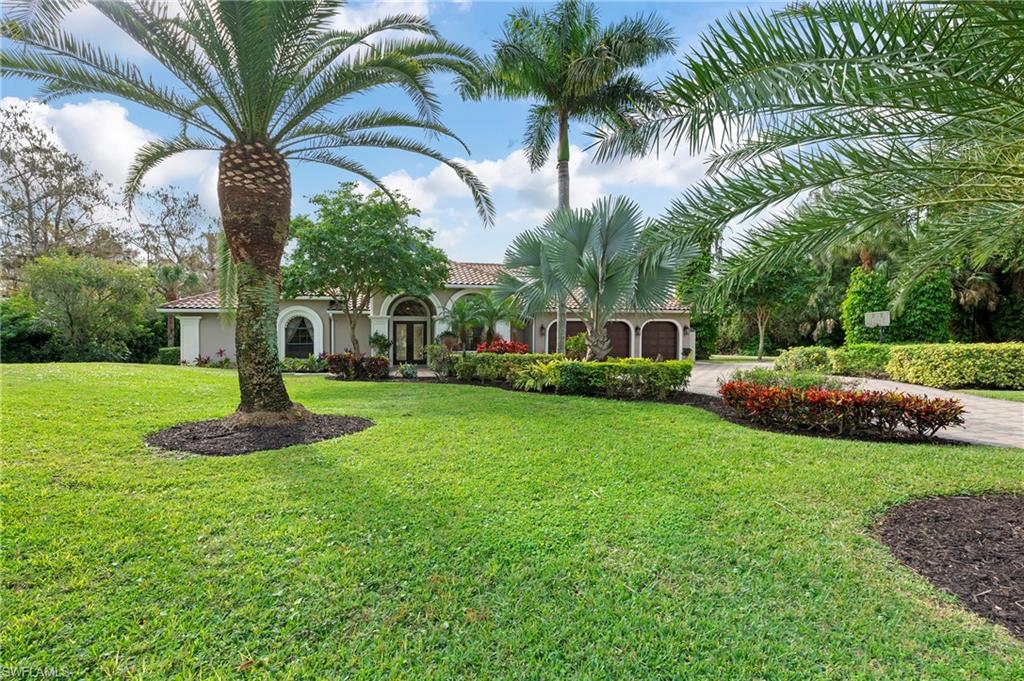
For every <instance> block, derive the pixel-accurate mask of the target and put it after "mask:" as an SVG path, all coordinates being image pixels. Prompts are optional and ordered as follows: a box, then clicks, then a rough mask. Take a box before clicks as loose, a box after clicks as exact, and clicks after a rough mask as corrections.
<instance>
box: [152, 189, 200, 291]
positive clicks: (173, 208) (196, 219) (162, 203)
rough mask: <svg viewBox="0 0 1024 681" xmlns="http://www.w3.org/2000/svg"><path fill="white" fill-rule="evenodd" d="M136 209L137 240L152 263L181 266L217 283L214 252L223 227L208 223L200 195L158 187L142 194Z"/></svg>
mask: <svg viewBox="0 0 1024 681" xmlns="http://www.w3.org/2000/svg"><path fill="white" fill-rule="evenodd" d="M133 208H134V213H135V218H136V222H137V225H138V232H137V233H136V234H135V235H134V239H133V241H134V242H135V244H136V245H137V246H138V247H139V249H140V250H141V251H142V255H143V256H144V257H145V258H146V262H147V263H148V264H149V265H151V266H153V265H157V264H167V263H170V264H173V265H180V266H181V267H182V268H183V269H185V270H188V271H191V272H194V273H195V274H196V275H197V276H199V277H201V279H202V280H203V281H204V282H205V283H206V284H210V283H212V282H213V280H214V271H213V262H214V261H215V258H214V257H213V255H212V252H215V248H216V233H217V232H219V231H220V228H219V226H217V227H216V229H214V228H212V227H213V226H211V225H209V224H206V223H209V222H210V220H209V219H208V218H206V215H205V212H204V211H203V208H202V206H201V205H200V203H199V195H198V194H194V193H192V192H186V191H182V190H180V189H178V188H177V187H173V186H171V187H158V188H156V189H153V190H150V191H147V192H143V193H141V194H140V195H139V196H138V198H137V199H136V200H135V202H134V204H133ZM211 235H212V236H213V238H211Z"/></svg>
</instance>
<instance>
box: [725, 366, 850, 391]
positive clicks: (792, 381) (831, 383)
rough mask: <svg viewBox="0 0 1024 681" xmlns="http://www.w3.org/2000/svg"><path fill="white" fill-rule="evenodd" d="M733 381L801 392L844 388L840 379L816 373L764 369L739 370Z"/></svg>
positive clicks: (734, 373)
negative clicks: (794, 389)
mask: <svg viewBox="0 0 1024 681" xmlns="http://www.w3.org/2000/svg"><path fill="white" fill-rule="evenodd" d="M731 380H733V381H744V382H747V383H757V384H758V385H773V386H778V387H780V388H797V389H799V390H807V389H809V388H825V389H828V390H839V389H840V388H842V387H843V384H842V382H841V381H840V380H839V379H837V378H832V377H831V376H826V375H825V374H822V373H818V372H815V371H777V370H775V369H764V368H762V367H755V368H753V369H738V370H736V371H734V372H733V373H732V377H731Z"/></svg>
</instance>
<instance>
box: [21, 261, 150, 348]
mask: <svg viewBox="0 0 1024 681" xmlns="http://www.w3.org/2000/svg"><path fill="white" fill-rule="evenodd" d="M24 275H25V292H26V294H27V295H28V296H29V297H30V298H31V299H32V300H33V301H34V302H35V304H36V306H37V314H38V316H39V319H40V320H41V322H42V323H43V324H45V325H46V326H47V327H48V328H49V329H50V330H51V331H52V333H53V335H54V337H55V339H56V341H57V342H59V344H60V345H59V347H60V349H61V357H62V359H65V360H96V359H101V360H115V361H116V360H123V359H126V358H127V356H128V347H127V341H128V340H129V339H131V338H132V337H133V336H134V335H135V334H137V333H138V329H139V327H140V326H142V325H144V324H145V323H146V319H147V317H149V316H150V313H151V312H152V307H153V306H152V301H151V299H150V295H149V277H148V275H147V273H146V272H145V270H142V269H141V268H138V267H134V266H131V265H124V264H120V263H113V262H109V261H107V260H102V259H100V258H95V257H92V256H78V257H74V256H70V255H55V256H43V257H40V258H37V259H36V260H35V261H34V262H32V263H30V264H29V265H26V266H25V268H24Z"/></svg>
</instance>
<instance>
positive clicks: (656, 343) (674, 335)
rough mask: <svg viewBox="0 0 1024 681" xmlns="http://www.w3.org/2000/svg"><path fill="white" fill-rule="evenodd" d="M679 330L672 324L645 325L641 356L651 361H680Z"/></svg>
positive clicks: (651, 323)
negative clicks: (659, 357) (658, 359)
mask: <svg viewBox="0 0 1024 681" xmlns="http://www.w3.org/2000/svg"><path fill="white" fill-rule="evenodd" d="M678 334H679V329H678V328H676V325H675V324H673V323H672V322H648V323H647V324H645V325H644V329H643V339H642V341H641V346H642V348H641V351H640V352H641V356H643V357H647V358H649V359H657V358H658V356H659V355H660V356H661V358H662V359H679V354H678V353H679V335H678Z"/></svg>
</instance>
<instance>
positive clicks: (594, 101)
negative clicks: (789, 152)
mask: <svg viewBox="0 0 1024 681" xmlns="http://www.w3.org/2000/svg"><path fill="white" fill-rule="evenodd" d="M675 45H676V41H675V38H674V37H673V36H672V31H671V29H670V28H669V26H668V24H666V23H665V22H664V21H662V20H661V19H660V18H658V17H656V16H654V15H646V16H637V17H633V18H630V19H623V20H622V21H620V22H618V23H616V24H613V25H611V26H601V24H600V21H599V17H598V14H597V10H596V9H595V7H594V5H592V4H590V3H587V2H581V1H580V0H561V1H560V2H559V3H558V4H557V5H555V7H553V8H552V9H551V10H549V11H547V12H545V13H538V12H536V11H534V10H533V9H531V8H528V7H524V8H521V9H519V10H516V11H515V12H513V13H512V14H511V15H509V17H508V18H507V19H506V20H505V25H504V30H503V35H502V37H501V38H500V39H499V40H497V41H495V44H494V58H493V62H492V63H491V64H490V68H489V69H488V75H487V77H486V78H485V80H484V82H483V88H482V89H481V91H480V93H479V94H487V95H492V96H497V97H503V98H508V99H530V100H533V101H534V104H533V105H532V106H531V107H530V117H529V119H528V121H527V124H526V132H525V133H524V135H523V148H524V150H525V152H526V158H527V161H529V164H530V169H531V170H533V171H537V170H540V168H542V167H543V166H544V164H545V163H546V162H547V160H548V156H549V154H550V153H551V147H552V145H557V152H556V158H557V163H556V167H557V174H558V208H561V209H569V208H570V207H571V206H570V203H569V122H570V120H577V121H581V122H585V123H591V124H599V123H603V122H606V121H608V120H610V119H617V118H620V117H621V116H622V113H623V112H624V111H625V110H627V108H628V107H629V106H630V105H631V104H632V103H635V102H647V101H649V100H650V99H651V97H652V95H651V91H650V88H648V86H647V85H646V84H644V83H643V81H641V80H640V78H639V77H638V76H637V74H636V71H637V70H638V69H640V68H642V67H644V66H646V65H647V64H649V63H650V62H652V61H653V60H654V59H656V58H658V57H660V56H662V55H666V54H670V53H671V52H672V50H674V49H675ZM555 293H556V294H558V295H560V296H561V297H559V298H557V299H556V302H557V310H558V323H557V348H556V349H557V351H558V352H565V316H566V315H565V295H566V294H567V292H566V291H556V292H555Z"/></svg>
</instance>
